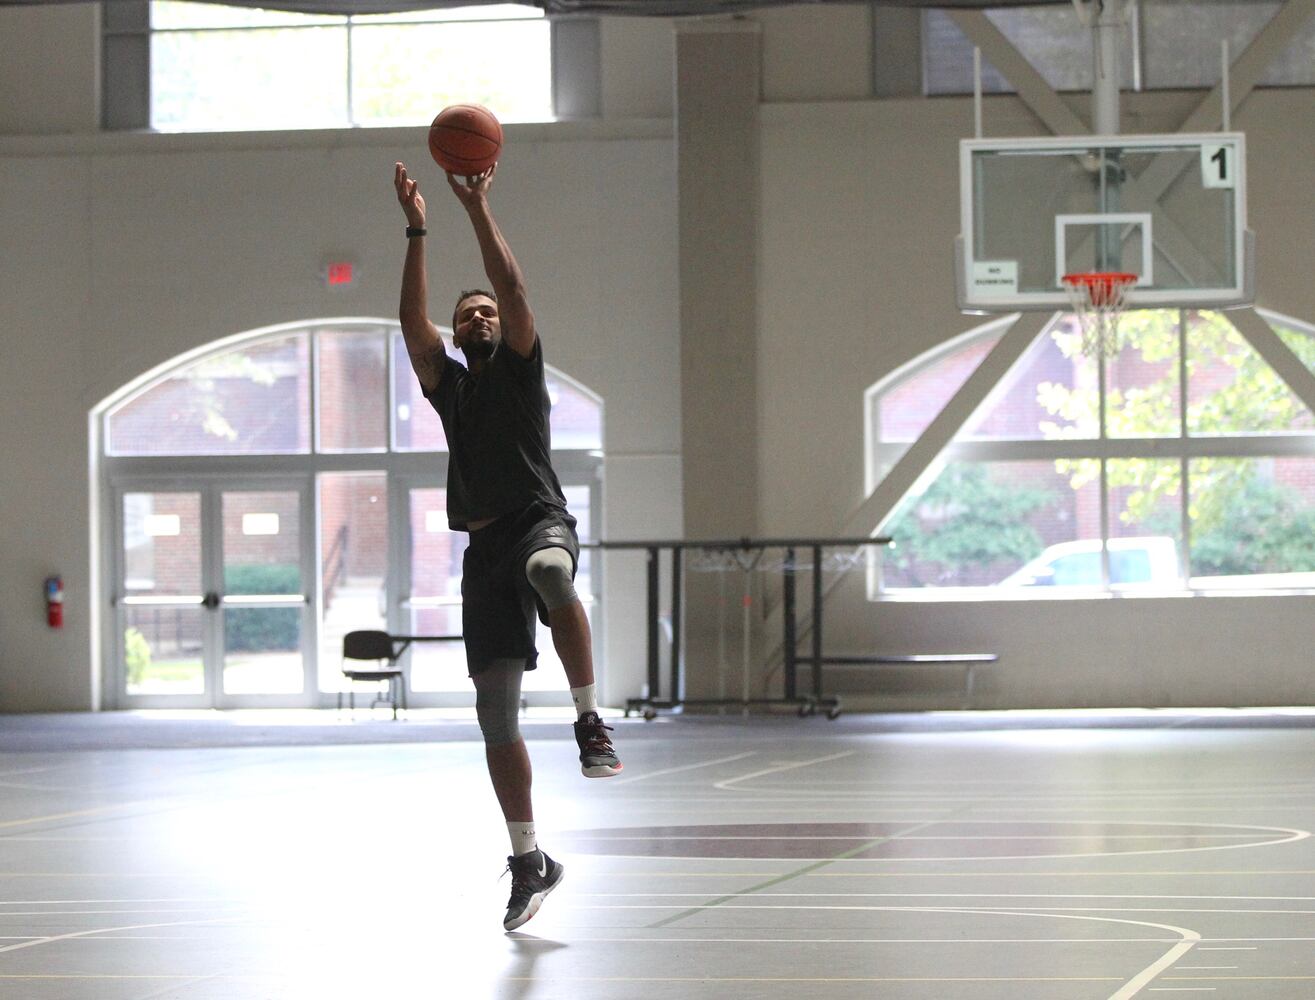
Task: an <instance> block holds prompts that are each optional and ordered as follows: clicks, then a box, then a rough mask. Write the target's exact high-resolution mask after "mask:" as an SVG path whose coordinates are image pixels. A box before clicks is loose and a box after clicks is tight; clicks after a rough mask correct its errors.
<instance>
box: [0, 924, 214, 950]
mask: <svg viewBox="0 0 1315 1000" xmlns="http://www.w3.org/2000/svg"><path fill="white" fill-rule="evenodd" d="M233 919H234V918H232V917H212V918H210V919H208V920H171V921H165V922H163V923H152V924H126V925H124V926H122V927H102V928H99V929H95V930H88V931H73V932H71V933H69V934H51V935H48V936H46V937H41V938H37V939H36V940H35V941H23V942H20V943H19V944H8V945H5V946H4V947H2V948H0V954H4V953H5V952H10V951H21V950H22V949H24V948H36V947H38V946H39V945H43V944H53V943H55V942H56V941H70V940H73V939H76V938H85V937H90V936H92V935H95V934H105V933H112V932H115V931H138V930H149V929H151V928H154V927H183V926H197V925H201V924H222V923H225V922H228V921H231V920H233Z"/></svg>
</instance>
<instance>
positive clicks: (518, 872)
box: [502, 850, 566, 931]
mask: <svg viewBox="0 0 1315 1000" xmlns="http://www.w3.org/2000/svg"><path fill="white" fill-rule="evenodd" d="M507 871H509V872H511V899H509V900H507V915H506V916H505V917H503V918H502V927H503V929H504V930H509V931H514V930H515V929H516V928H517V927H519V926H520V925H521V924H523V923H525V922H526V921H527V920H529V919H530V917H532V916H534V915H535V914H536V913H538V912H539V907H540V906H542V905H543V897H544V896H546V895H548V893H550V892H552V891H553V890H554V889H556V888H557V886H558V885H559V884H560V883H561V881H562V876H563V875H564V874H565V873H566V869H565V868H564V867H563V866H562V865H559V864H558V863H557V862H556V861H554V860H553V859H552V858H550V857H548V855H546V854H544V853H543V851H538V850H535V851H530V853H529V854H522V855H520V856H519V857H512V858H508V859H507Z"/></svg>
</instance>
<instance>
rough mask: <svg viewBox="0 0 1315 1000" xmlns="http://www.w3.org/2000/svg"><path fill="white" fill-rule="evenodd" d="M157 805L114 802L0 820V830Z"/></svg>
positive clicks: (147, 801) (143, 802) (150, 802)
mask: <svg viewBox="0 0 1315 1000" xmlns="http://www.w3.org/2000/svg"><path fill="white" fill-rule="evenodd" d="M152 804H155V805H158V804H159V803H158V801H156V802H152V801H151V800H142V801H140V802H116V803H113V804H112V805H107V806H94V807H92V808H91V809H76V810H74V811H72V812H63V813H51V814H50V815H49V816H33V817H31V818H29V819H6V820H0V829H8V828H10V827H15V826H31V825H32V824H33V823H50V822H53V821H55V820H60V819H74V818H76V817H79V816H96V815H99V814H101V813H107V812H114V811H115V810H116V809H131V808H135V807H138V806H144V805H152Z"/></svg>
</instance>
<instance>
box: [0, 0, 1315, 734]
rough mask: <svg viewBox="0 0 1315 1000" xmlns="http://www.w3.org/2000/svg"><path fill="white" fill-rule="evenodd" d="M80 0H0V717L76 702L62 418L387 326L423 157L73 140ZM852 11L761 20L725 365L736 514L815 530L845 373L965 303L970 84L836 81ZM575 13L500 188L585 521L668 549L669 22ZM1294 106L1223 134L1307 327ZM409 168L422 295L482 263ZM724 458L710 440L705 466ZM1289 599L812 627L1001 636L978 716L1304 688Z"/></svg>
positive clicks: (79, 551) (87, 126)
mask: <svg viewBox="0 0 1315 1000" xmlns="http://www.w3.org/2000/svg"><path fill="white" fill-rule="evenodd" d="M89 12H92V14H94V8H91V7H87V6H78V7H72V8H70V7H62V8H39V9H38V8H23V9H19V10H15V9H14V8H0V79H2V80H3V81H4V82H5V92H6V94H7V96H9V95H18V96H17V97H16V98H14V99H11V100H8V101H7V107H6V109H5V111H4V115H5V117H3V118H0V132H3V133H7V134H8V137H7V138H0V220H2V222H3V232H4V242H3V250H2V252H0V348H2V349H3V355H0V356H2V357H3V359H4V363H3V365H0V453H3V455H4V456H5V458H6V462H5V463H4V467H3V469H0V510H3V511H4V517H3V519H0V552H3V553H4V557H3V559H0V595H2V596H0V710H50V709H80V708H87V707H90V706H92V705H93V704H94V703H95V690H96V678H95V677H94V676H93V672H92V667H91V662H90V649H91V631H90V625H89V622H90V620H91V614H92V609H91V607H90V603H89V602H90V593H91V576H90V574H91V559H92V552H91V546H90V544H89V541H88V535H89V530H90V527H89V526H90V517H89V496H88V483H89V479H88V467H89V454H88V449H87V439H88V435H87V413H88V411H89V410H90V408H91V407H93V406H94V405H95V404H96V403H97V402H98V401H100V400H102V399H103V398H104V397H105V396H107V395H108V394H109V393H111V392H113V391H114V390H115V389H116V388H117V387H119V386H120V385H122V384H124V383H125V382H127V381H128V380H130V379H132V378H134V377H136V376H137V375H139V374H140V373H142V372H143V371H145V370H147V369H149V368H151V367H152V366H154V365H157V364H159V363H161V362H163V361H166V360H167V359H169V358H170V357H173V356H176V355H177V354H179V353H181V352H183V351H186V350H188V349H191V348H193V347H196V346H199V345H202V344H205V343H208V342H210V341H212V340H214V339H215V338H218V337H221V336H224V335H227V334H230V333H234V332H237V331H241V330H245V329H250V328H252V327H257V326H263V325H267V324H271V323H277V322H285V321H292V320H301V319H306V318H311V317H316V316H327V315H345V314H360V315H390V314H392V313H393V311H394V310H395V308H396V296H397V274H398V269H399V268H400V263H401V258H402V252H403V249H404V248H403V241H402V237H401V223H402V219H401V215H400V211H399V210H398V209H397V208H396V205H395V203H394V200H393V197H392V192H391V188H390V180H389V177H390V170H391V163H392V161H393V159H394V158H395V157H404V158H407V159H408V160H411V161H413V162H415V163H417V164H423V163H424V147H423V133H422V132H420V131H419V130H386V131H375V130H360V131H352V132H311V133H263V134H258V135H245V136H240V135H224V136H149V135H140V136H139V135H102V134H97V133H95V131H94V123H95V121H96V112H95V89H96V88H95V80H96V72H95V66H96V62H97V56H96V51H97V49H96V44H95V37H94V35H95V33H94V31H93V30H89V24H90V22H89V20H88V17H89V16H91V15H89ZM813 15H816V16H815V17H814V16H813ZM866 16H867V14H866V12H865V11H863V10H862V9H861V8H854V7H847V6H843V5H842V6H841V7H825V8H824V7H809V8H797V9H790V8H786V9H783V10H776V11H770V12H765V13H763V14H762V15H760V19H761V21H762V23H763V48H762V51H763V81H764V82H763V86H764V90H765V93H766V95H767V103H765V104H764V105H763V106H762V108H761V109H760V122H759V124H760V126H761V137H762V138H761V149H760V156H759V160H760V164H761V167H760V183H761V189H760V192H759V200H760V205H761V210H760V213H759V219H758V226H757V240H758V246H757V258H758V261H759V264H758V275H757V281H758V302H759V307H758V316H757V319H758V334H757V350H756V353H755V356H754V357H752V358H737V359H735V362H734V363H735V364H740V365H743V364H752V365H755V366H756V372H757V380H758V404H757V413H756V415H755V419H756V432H757V433H756V437H757V456H756V457H757V467H758V474H759V476H760V479H761V482H762V488H761V490H760V496H759V501H758V511H757V522H758V523H757V525H756V526H755V527H756V528H757V530H760V531H762V532H763V533H765V534H774V535H781V534H809V535H812V534H828V533H833V532H836V531H838V530H840V529H841V527H842V526H843V525H844V523H845V519H846V516H847V515H848V513H849V511H850V510H851V509H852V508H853V507H854V506H855V505H856V504H857V503H858V502H859V500H860V499H861V495H862V486H863V482H862V470H863V454H862V447H863V440H862V427H863V418H862V393H863V390H864V388H866V387H867V386H868V385H870V384H871V383H872V382H874V381H876V380H877V379H879V378H881V377H882V376H883V375H885V374H886V373H888V372H889V371H891V370H893V369H894V368H895V367H897V366H899V365H900V364H903V363H905V362H906V361H908V360H909V359H911V358H913V357H916V356H917V355H919V354H920V353H921V352H923V351H925V350H927V349H929V348H931V347H933V346H934V345H936V344H938V343H940V342H942V341H943V340H945V339H946V338H948V337H952V336H954V335H956V334H958V333H960V332H962V331H963V330H964V329H967V328H968V327H970V326H972V325H974V324H975V322H977V321H976V320H974V319H970V318H965V317H962V316H960V315H959V314H958V313H957V311H956V310H955V308H954V299H953V275H952V270H951V261H952V256H951V253H952V240H953V237H954V235H955V233H956V231H957V204H958V191H957V173H956V159H955V150H956V143H957V141H958V139H959V138H961V137H963V136H965V135H967V134H968V133H969V131H970V129H971V120H972V119H971V106H970V102H969V101H968V100H966V99H945V98H942V99H936V100H922V99H898V100H884V101H873V100H868V99H864V96H863V94H864V91H863V81H864V80H865V79H868V78H869V77H870V72H869V70H868V68H867V67H865V66H864V62H863V60H864V58H865V57H864V55H863V51H864V48H865V46H866V45H867V41H866V39H865V38H864V37H863V36H862V32H861V30H860V29H861V28H862V25H863V23H864V22H865V18H866ZM602 27H603V30H602V32H601V36H602V39H603V46H604V51H603V53H602V62H601V66H602V78H603V86H604V93H603V95H602V105H601V106H602V107H603V108H604V109H605V113H606V117H605V119H604V120H603V121H601V122H593V123H583V122H577V123H569V124H559V125H543V126H519V127H516V126H513V127H511V128H509V129H508V152H507V156H506V159H505V161H504V165H503V167H502V169H501V170H500V172H499V175H498V184H497V187H496V189H495V208H496V210H497V212H498V216H499V219H500V220H501V222H502V224H503V227H504V229H505V230H506V232H507V235H508V237H509V238H510V239H511V240H512V242H513V244H514V246H515V247H516V250H517V253H518V255H519V256H520V257H521V260H522V262H523V264H524V265H525V269H526V271H527V274H528V276H529V280H530V287H531V293H532V295H533V297H534V302H535V306H536V313H537V315H538V317H539V319H540V323H541V326H542V329H543V331H544V339H545V345H546V348H547V351H548V357H549V360H550V362H551V363H552V364H554V365H556V366H558V367H560V368H561V369H562V370H563V371H565V372H567V373H569V374H571V375H572V376H574V377H576V378H579V379H580V380H582V381H583V382H584V383H585V384H587V385H589V386H590V387H591V388H592V389H594V390H596V391H598V392H600V393H602V394H603V396H604V398H605V401H606V408H607V409H606V414H607V430H606V434H607V439H606V448H607V452H608V462H607V480H606V485H605V503H606V515H605V516H606V521H605V524H604V526H603V534H604V535H605V536H606V537H610V538H622V537H632V538H633V537H666V536H672V535H677V534H679V533H680V530H681V526H682V521H681V509H680V508H681V495H682V484H681V481H680V477H681V455H680V439H681V433H682V431H681V423H680V409H681V404H680V384H679V377H678V372H679V360H680V359H679V343H680V336H679V329H678V326H679V323H678V316H679V302H680V294H681V290H680V288H679V287H678V281H677V278H676V275H677V246H676V217H677V212H676V205H677V203H678V199H679V197H680V192H679V190H678V189H677V184H676V179H675V177H676V171H675V150H674V147H673V139H672V135H673V128H672V124H671V122H670V121H669V119H668V116H669V115H670V113H671V108H672V85H673V83H672V81H673V77H672V75H671V72H670V70H671V66H670V60H671V56H672V51H673V45H672V39H671V34H670V32H671V27H672V26H671V23H670V22H638V21H622V20H620V19H616V20H607V21H604V23H603V26H602ZM828 41H830V42H832V43H834V44H832V45H831V47H830V48H829V49H828V48H827V45H828ZM29 49H32V50H35V49H40V50H41V52H40V58H37V57H36V56H35V55H32V54H28V50H29ZM822 51H829V52H833V53H834V54H835V56H834V58H830V57H822V56H819V54H818V53H819V52H822ZM20 56H21V57H22V58H25V59H29V60H31V59H36V62H35V65H36V66H37V67H38V70H37V71H39V74H44V77H43V79H44V80H45V81H46V83H45V85H44V89H42V88H36V89H32V88H31V87H30V85H29V83H27V82H26V81H27V80H29V79H30V77H28V76H23V75H22V74H19V75H20V77H21V79H20V80H19V82H20V83H21V84H22V85H21V86H17V85H15V82H14V79H13V74H14V73H15V72H16V71H15V70H14V69H13V68H12V67H14V66H16V65H19V63H18V62H16V61H15V60H16V59H18V58H19V57H20ZM63 83H66V84H67V88H65V89H61V87H62V84H63ZM52 88H53V89H52ZM56 90H58V91H59V96H55V91H56ZM70 95H71V96H70ZM66 97H67V100H68V103H67V104H66V103H65V98H66ZM1197 99H1199V95H1192V94H1160V95H1149V96H1142V97H1137V98H1133V97H1129V98H1127V100H1126V102H1125V106H1126V110H1127V119H1126V120H1127V121H1128V122H1129V123H1130V124H1129V127H1130V128H1132V129H1133V130H1137V131H1148V130H1153V129H1157V130H1169V129H1172V128H1173V127H1174V123H1175V122H1176V121H1177V120H1178V119H1179V118H1180V117H1181V116H1182V115H1183V114H1185V113H1186V111H1187V110H1190V108H1191V107H1192V106H1193V104H1194V103H1195V101H1196V100H1197ZM1074 103H1075V104H1076V105H1078V106H1079V107H1080V106H1081V105H1082V103H1083V102H1082V101H1081V100H1080V99H1078V98H1074ZM986 121H987V130H988V132H989V133H990V134H995V135H1004V134H1031V133H1035V132H1037V131H1038V125H1037V123H1036V121H1035V119H1034V118H1033V117H1032V116H1031V115H1030V113H1028V112H1027V110H1026V109H1025V108H1024V107H1022V105H1021V104H1020V103H1019V102H1018V101H1016V100H1015V99H1013V98H1007V97H1004V98H993V99H991V100H989V101H988V102H987V115H986ZM1311 121H1315V94H1313V93H1312V91H1310V90H1305V89H1299V90H1287V91H1268V92H1261V93H1257V94H1255V95H1253V96H1252V97H1251V98H1250V99H1249V100H1248V102H1247V103H1246V104H1245V105H1244V106H1243V108H1242V109H1241V110H1240V111H1239V112H1238V113H1237V114H1236V115H1235V118H1234V125H1235V127H1237V128H1240V129H1244V130H1246V131H1247V132H1248V135H1249V139H1250V143H1251V146H1250V170H1251V190H1250V194H1251V209H1252V223H1253V226H1254V228H1255V229H1256V230H1257V232H1258V234H1259V260H1260V272H1259V289H1260V302H1261V304H1262V305H1266V306H1269V307H1271V308H1274V309H1277V310H1279V311H1281V312H1286V313H1290V314H1292V315H1296V316H1299V317H1304V318H1306V319H1315V285H1312V283H1311V282H1310V281H1309V277H1308V276H1309V271H1310V264H1311V261H1312V260H1313V259H1315V230H1312V228H1311V227H1310V226H1309V224H1308V223H1309V211H1308V207H1307V206H1308V203H1309V199H1310V192H1311V190H1312V189H1313V188H1315V155H1312V154H1315V149H1312V146H1313V145H1315V129H1312V128H1311V127H1310V126H1309V125H1308V124H1306V123H1309V122H1311ZM69 132H73V133H77V134H74V135H62V136H61V135H55V134H53V133H69ZM425 180H426V183H427V188H428V192H429V193H430V194H431V195H432V196H433V197H432V198H431V204H432V206H433V208H432V211H431V216H432V220H433V221H432V223H431V231H432V232H433V233H434V236H431V247H432V250H431V260H432V270H431V281H432V286H431V288H432V296H433V299H434V301H435V302H436V303H443V304H446V302H447V300H448V299H449V298H450V296H451V295H452V294H453V293H454V292H455V290H456V289H457V288H458V286H460V285H461V284H462V283H463V282H464V281H465V280H467V278H468V277H469V276H470V275H471V274H477V273H478V267H479V265H478V260H477V258H476V256H475V254H474V248H473V245H472V243H471V241H470V240H469V238H468V236H467V235H466V232H465V228H464V227H465V222H464V220H463V219H462V218H461V217H460V216H459V214H458V212H457V210H456V209H455V206H454V205H453V204H451V201H450V196H449V197H448V198H444V197H443V194H444V192H443V191H442V188H441V185H439V184H437V183H436V182H437V181H438V180H439V179H438V177H437V175H436V173H430V174H429V175H426V177H425ZM447 233H453V234H454V235H455V239H456V242H455V243H453V244H452V245H451V246H450V247H448V246H445V245H444V243H443V236H444V234H447ZM435 237H437V238H435ZM329 254H335V255H337V254H350V255H352V256H354V257H355V259H356V260H357V261H358V262H359V263H360V265H361V274H362V278H361V281H360V284H359V285H358V286H357V287H356V288H354V289H352V290H350V291H348V292H347V293H346V294H345V295H341V294H340V295H333V296H330V295H329V294H328V292H327V291H326V290H325V289H324V288H323V287H322V286H320V285H319V284H318V282H317V280H316V274H317V272H318V269H319V266H320V265H321V263H322V262H323V260H324V258H325V257H326V256H327V255H329ZM727 376H728V377H734V372H733V371H728V372H727ZM738 460H739V459H738V457H737V456H735V455H728V456H726V468H727V474H728V475H733V473H734V469H735V467H736V463H737V461H738ZM606 568H607V581H608V591H607V593H606V595H605V597H606V600H607V602H608V608H609V615H608V619H607V622H606V623H605V629H604V633H605V643H606V645H605V650H604V655H605V660H606V663H607V669H608V677H609V684H608V688H607V690H606V691H605V693H604V694H605V698H606V700H608V701H610V702H612V703H613V704H616V703H619V702H620V701H621V700H623V699H624V697H626V696H627V695H631V694H635V693H637V692H638V690H639V686H640V683H642V673H643V666H644V664H643V642H644V629H643V621H642V614H643V595H642V580H643V566H642V557H640V556H638V555H622V554H618V555H613V556H609V557H608V559H607V560H606ZM51 572H62V573H63V574H64V576H65V579H66V582H67V585H68V600H69V612H68V620H69V624H68V627H66V628H65V629H64V630H63V631H62V632H52V631H50V630H48V629H47V628H46V626H45V624H44V618H43V613H42V604H41V593H40V585H41V580H42V579H43V578H44V577H45V576H46V575H47V574H48V573H51ZM1310 602H1311V599H1310V598H1305V597H1286V598H1259V597H1257V598H1212V599H1208V600H1207V599H1178V600H1167V601H1102V602H1084V603H1062V604H1058V603H1045V604H1003V603H994V604H953V605H950V604H945V605H938V604H929V603H917V604H894V603H884V604H880V605H875V606H873V605H868V604H866V603H865V602H863V601H862V600H861V597H860V596H858V595H857V593H856V592H844V591H842V592H841V593H840V594H839V595H838V596H837V598H836V600H835V602H834V604H833V607H834V611H833V612H832V619H831V622H830V623H829V636H830V638H829V639H828V645H830V644H831V643H832V641H834V643H835V646H834V647H833V648H837V649H839V648H843V647H845V646H848V645H853V646H856V647H857V646H862V645H867V646H870V645H871V644H873V643H876V642H880V643H881V644H882V646H883V647H884V648H888V649H891V650H893V651H904V652H909V651H938V650H944V649H946V648H951V649H961V648H966V649H976V648H984V649H989V650H991V651H995V652H999V653H1001V654H1002V660H1001V662H1000V664H999V665H998V666H997V667H996V668H994V669H993V670H991V671H990V672H989V673H988V674H987V675H985V679H984V680H983V684H982V697H983V700H984V703H988V704H991V705H1000V706H1005V705H1018V704H1026V705H1084V704H1102V705H1105V704H1120V703H1123V704H1147V705H1153V704H1169V703H1175V704H1176V703H1184V702H1192V703H1196V704H1228V703H1239V702H1244V703H1255V702H1283V701H1289V702H1290V701H1303V700H1305V701H1309V700H1310V699H1311V697H1312V696H1313V694H1315V692H1312V690H1311V682H1310V681H1309V680H1308V679H1307V678H1308V677H1309V671H1308V670H1307V669H1306V661H1307V659H1308V653H1307V650H1308V647H1309V641H1308V637H1307V635H1306V628H1305V626H1304V624H1303V623H1304V622H1305V621H1306V620H1308V618H1309V614H1310V611H1311V610H1312V609H1311V607H1309V605H1310ZM764 639H765V640H770V637H764ZM708 668H709V665H708V664H706V663H692V664H691V665H690V669H691V671H692V672H693V673H694V674H700V673H701V674H705V675H706V674H707V672H708ZM884 676H885V675H883V677H884ZM836 682H837V683H838V684H840V685H842V687H844V688H845V689H847V690H853V691H859V690H866V691H871V690H872V689H873V688H874V686H875V687H876V688H877V689H878V690H881V689H884V688H887V687H888V688H889V689H891V690H893V691H894V692H895V694H894V695H893V698H894V701H893V702H888V701H882V702H881V703H883V704H890V703H897V704H899V705H901V706H903V707H935V706H952V705H954V704H955V703H956V702H957V695H956V692H955V689H954V684H953V683H952V682H950V681H947V682H946V683H944V684H940V685H938V684H934V683H929V682H928V681H927V680H917V681H912V682H911V681H910V680H909V679H908V678H903V677H899V676H892V678H891V679H890V680H889V681H884V680H883V681H880V682H879V683H878V682H877V681H876V680H875V679H874V678H872V677H870V676H869V675H866V674H857V675H855V674H852V673H850V674H845V673H839V674H837V675H836Z"/></svg>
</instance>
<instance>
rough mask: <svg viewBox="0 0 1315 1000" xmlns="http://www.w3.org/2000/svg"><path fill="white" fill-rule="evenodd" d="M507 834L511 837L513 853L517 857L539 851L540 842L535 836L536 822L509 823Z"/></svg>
mask: <svg viewBox="0 0 1315 1000" xmlns="http://www.w3.org/2000/svg"><path fill="white" fill-rule="evenodd" d="M507 833H508V834H509V835H510V837H511V853H512V854H514V855H516V856H517V857H520V856H521V855H522V854H529V853H530V851H533V850H537V849H538V846H539V842H538V840H537V839H536V838H535V836H534V820H529V821H528V822H523V823H508V824H507Z"/></svg>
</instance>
